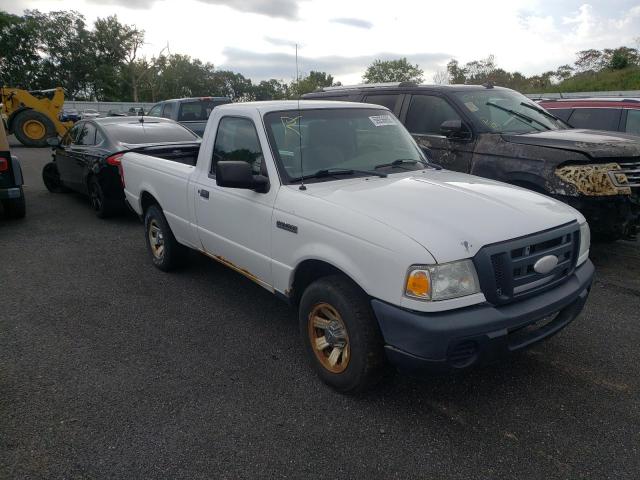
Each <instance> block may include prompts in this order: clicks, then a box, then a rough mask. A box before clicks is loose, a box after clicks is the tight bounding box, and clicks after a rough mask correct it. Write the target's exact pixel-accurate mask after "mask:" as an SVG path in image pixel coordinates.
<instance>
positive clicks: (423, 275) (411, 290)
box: [405, 270, 431, 300]
mask: <svg viewBox="0 0 640 480" xmlns="http://www.w3.org/2000/svg"><path fill="white" fill-rule="evenodd" d="M405 293H406V295H407V296H408V297H413V298H419V299H422V300H425V299H428V298H430V297H431V280H430V277H429V272H428V271H426V270H412V271H411V272H409V276H408V277H407V286H406V289H405Z"/></svg>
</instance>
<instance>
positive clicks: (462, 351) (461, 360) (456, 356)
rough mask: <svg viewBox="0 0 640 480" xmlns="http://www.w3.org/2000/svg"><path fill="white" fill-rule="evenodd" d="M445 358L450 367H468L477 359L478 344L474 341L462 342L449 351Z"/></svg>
mask: <svg viewBox="0 0 640 480" xmlns="http://www.w3.org/2000/svg"><path fill="white" fill-rule="evenodd" d="M447 358H448V361H449V364H450V365H451V366H452V367H455V368H464V367H468V366H469V365H471V364H472V363H473V362H475V361H476V360H477V359H478V343H477V342H476V341H475V340H464V341H462V342H460V343H458V344H457V345H455V346H454V347H453V348H450V349H449V355H448V357H447Z"/></svg>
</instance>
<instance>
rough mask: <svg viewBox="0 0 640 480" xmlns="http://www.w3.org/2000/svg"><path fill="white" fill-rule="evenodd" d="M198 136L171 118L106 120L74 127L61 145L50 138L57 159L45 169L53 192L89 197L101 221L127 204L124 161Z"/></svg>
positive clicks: (46, 182) (109, 118)
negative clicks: (134, 154) (130, 153)
mask: <svg viewBox="0 0 640 480" xmlns="http://www.w3.org/2000/svg"><path fill="white" fill-rule="evenodd" d="M199 141H200V138H199V137H198V136H197V135H196V134H194V133H193V132H192V131H191V130H189V129H187V128H185V127H183V126H182V125H180V124H179V123H177V122H174V121H173V120H167V119H164V118H152V117H106V118H95V119H91V120H82V121H80V122H78V123H76V124H75V125H74V126H73V128H71V129H70V130H69V131H68V132H67V134H66V135H65V136H64V137H63V138H62V140H61V141H58V140H57V139H50V141H49V143H50V144H51V146H52V147H53V152H52V153H53V161H52V162H49V163H47V164H46V165H45V166H44V169H43V170H42V178H43V180H44V184H45V185H46V187H47V189H48V190H49V191H50V192H56V193H57V192H63V191H67V190H75V191H76V192H80V193H82V194H84V195H88V196H89V198H90V200H91V206H92V207H93V209H94V210H95V212H96V215H97V216H98V217H100V218H105V217H109V216H111V215H113V214H114V213H116V212H119V211H122V210H123V207H124V206H125V197H124V191H123V188H122V182H121V178H120V170H119V167H120V158H121V157H122V155H123V154H124V153H125V152H126V151H130V150H136V151H140V150H144V148H145V145H148V144H153V145H154V146H158V144H166V145H171V144H185V143H187V144H189V143H196V142H199Z"/></svg>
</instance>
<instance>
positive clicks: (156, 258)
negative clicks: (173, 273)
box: [144, 205, 186, 272]
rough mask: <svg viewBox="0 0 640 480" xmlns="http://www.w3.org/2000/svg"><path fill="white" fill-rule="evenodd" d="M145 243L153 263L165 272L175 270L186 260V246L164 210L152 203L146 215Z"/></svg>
mask: <svg viewBox="0 0 640 480" xmlns="http://www.w3.org/2000/svg"><path fill="white" fill-rule="evenodd" d="M144 231H145V243H146V245H147V251H148V252H149V255H150V256H151V261H152V262H153V264H154V265H155V266H156V267H157V268H159V269H160V270H162V271H164V272H168V271H170V270H173V269H175V268H177V267H179V266H180V265H182V263H183V261H184V256H185V254H186V247H184V246H183V245H180V244H179V243H178V241H177V240H176V238H175V237H174V236H173V232H172V231H171V228H170V227H169V223H168V222H167V219H166V218H165V216H164V214H163V213H162V210H161V209H160V207H159V206H158V205H151V206H150V207H149V208H148V209H147V211H146V212H145V216H144Z"/></svg>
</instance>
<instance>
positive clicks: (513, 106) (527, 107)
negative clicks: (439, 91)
mask: <svg viewBox="0 0 640 480" xmlns="http://www.w3.org/2000/svg"><path fill="white" fill-rule="evenodd" d="M455 95H456V97H458V99H459V100H460V102H461V103H462V105H463V107H464V108H466V109H467V110H468V111H469V113H470V115H471V116H473V117H474V118H475V120H477V121H479V122H480V123H481V124H483V125H484V126H486V127H487V128H489V129H490V130H491V131H493V132H495V133H530V132H540V131H544V130H560V129H564V128H567V126H566V125H565V124H564V123H563V122H562V121H561V120H559V119H556V118H554V117H553V115H551V114H550V113H549V112H547V111H546V110H544V109H543V108H542V107H541V106H540V105H538V104H536V103H534V102H532V101H531V100H529V99H528V98H527V97H525V96H524V95H522V94H520V93H518V92H514V91H512V90H496V89H485V90H473V91H466V92H465V91H461V92H456V93H455Z"/></svg>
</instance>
